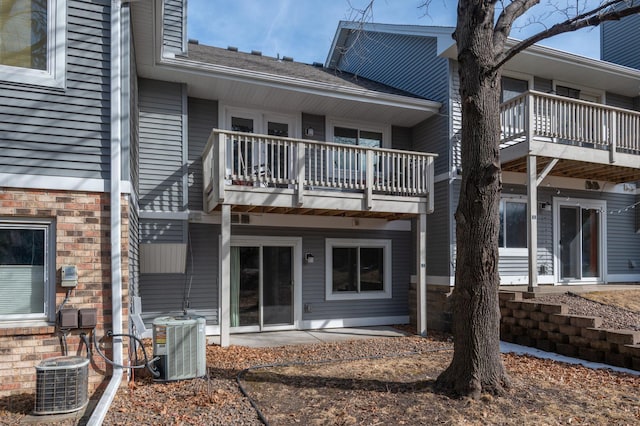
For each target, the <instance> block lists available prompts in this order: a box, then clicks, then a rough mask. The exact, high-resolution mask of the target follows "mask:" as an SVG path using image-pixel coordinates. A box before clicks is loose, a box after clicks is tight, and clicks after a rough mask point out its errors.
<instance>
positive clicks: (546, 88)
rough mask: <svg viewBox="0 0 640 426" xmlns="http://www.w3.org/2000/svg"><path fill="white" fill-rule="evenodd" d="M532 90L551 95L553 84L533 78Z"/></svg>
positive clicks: (542, 79) (544, 79)
mask: <svg viewBox="0 0 640 426" xmlns="http://www.w3.org/2000/svg"><path fill="white" fill-rule="evenodd" d="M533 89H534V90H537V91H538V92H542V93H551V92H552V91H553V82H552V81H551V80H549V79H546V78H540V77H535V78H534V79H533Z"/></svg>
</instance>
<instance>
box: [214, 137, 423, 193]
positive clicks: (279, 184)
mask: <svg viewBox="0 0 640 426" xmlns="http://www.w3.org/2000/svg"><path fill="white" fill-rule="evenodd" d="M434 158H435V155H434V154H425V153H418V152H409V151H398V150H389V149H381V148H370V147H363V146H355V145H341V144H335V143H325V142H314V141H308V140H300V139H293V138H279V137H274V136H267V135H259V134H253V133H241V132H230V131H224V130H217V129H216V130H213V132H212V134H211V137H210V138H209V143H208V144H207V147H206V148H205V152H204V154H203V179H204V186H205V188H204V190H205V194H209V193H211V192H212V191H216V192H217V197H218V198H220V199H223V198H224V195H223V194H224V192H225V191H226V190H228V189H231V188H230V187H242V186H250V187H255V188H288V189H294V190H296V191H297V193H298V194H299V195H298V196H299V203H298V204H302V196H303V192H304V191H305V190H306V191H320V190H343V191H344V192H361V193H364V194H366V196H367V198H368V199H370V197H371V196H372V195H373V194H379V195H392V196H399V197H426V196H428V195H429V194H431V193H432V192H433V161H434ZM429 198H430V199H431V198H432V197H429Z"/></svg>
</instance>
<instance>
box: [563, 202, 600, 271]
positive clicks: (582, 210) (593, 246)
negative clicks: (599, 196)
mask: <svg viewBox="0 0 640 426" xmlns="http://www.w3.org/2000/svg"><path fill="white" fill-rule="evenodd" d="M556 204H557V208H556V209H555V211H556V237H555V241H556V247H557V254H556V266H557V268H556V271H557V273H556V275H557V279H558V281H559V282H562V283H572V282H576V283H584V282H602V281H603V277H604V259H605V256H604V249H605V244H604V242H605V225H606V224H605V215H604V214H603V213H602V212H604V211H606V210H605V209H606V206H605V202H604V201H602V202H601V201H590V200H588V201H583V202H579V203H576V202H573V203H572V204H568V203H564V204H563V203H562V202H558V201H556Z"/></svg>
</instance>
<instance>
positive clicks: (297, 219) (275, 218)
mask: <svg viewBox="0 0 640 426" xmlns="http://www.w3.org/2000/svg"><path fill="white" fill-rule="evenodd" d="M234 214H241V215H248V216H249V224H233V226H273V227H279V228H321V229H362V230H379V231H404V232H411V220H394V221H388V220H386V219H369V218H355V217H336V216H313V215H293V214H272V213H232V215H234ZM189 220H190V222H193V223H209V224H214V225H219V224H220V220H221V219H220V213H219V212H215V213H212V214H206V213H204V212H190V213H189Z"/></svg>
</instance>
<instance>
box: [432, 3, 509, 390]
mask: <svg viewBox="0 0 640 426" xmlns="http://www.w3.org/2000/svg"><path fill="white" fill-rule="evenodd" d="M490 3H491V2H483V1H470V0H467V1H465V0H461V1H460V2H459V4H458V25H457V28H456V32H455V38H456V42H457V46H458V62H459V70H458V72H459V76H460V96H461V102H462V182H461V189H460V199H459V201H458V208H457V211H456V214H455V218H456V241H457V252H456V274H455V287H454V289H453V293H452V296H451V303H452V313H453V334H454V354H453V360H452V362H451V364H450V365H449V367H448V368H447V369H446V370H445V371H444V372H443V373H442V374H441V375H440V376H439V377H438V379H437V381H436V387H437V388H438V389H439V390H440V391H443V392H446V393H449V394H454V395H457V396H471V397H478V396H479V395H480V393H481V392H490V393H498V394H499V393H501V392H502V391H503V389H504V388H505V387H506V386H508V385H509V378H508V376H507V373H506V370H505V368H504V366H503V363H502V358H501V356H500V347H499V345H500V309H499V305H498V289H499V285H500V276H499V274H498V232H499V213H498V210H499V203H500V192H501V189H502V179H501V172H500V158H499V154H500V146H499V134H500V115H499V108H500V70H499V69H498V70H496V68H495V62H496V58H497V55H496V53H497V52H500V51H501V50H502V46H495V45H494V40H493V35H494V33H493V16H494V10H493V5H492V4H490Z"/></svg>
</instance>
